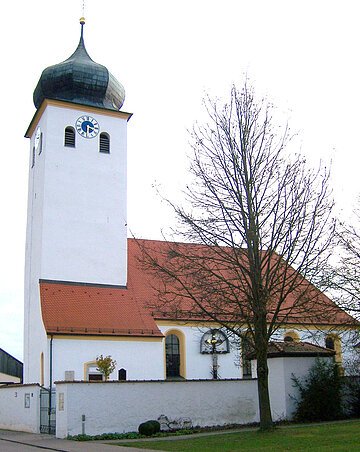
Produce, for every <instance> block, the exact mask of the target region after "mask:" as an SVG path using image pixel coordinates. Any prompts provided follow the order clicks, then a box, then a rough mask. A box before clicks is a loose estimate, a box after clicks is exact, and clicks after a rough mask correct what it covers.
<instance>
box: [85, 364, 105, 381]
mask: <svg viewBox="0 0 360 452" xmlns="http://www.w3.org/2000/svg"><path fill="white" fill-rule="evenodd" d="M86 374H87V375H86V377H87V380H89V381H102V380H103V374H102V373H101V372H99V371H98V370H97V367H96V363H90V364H88V365H87V371H86Z"/></svg>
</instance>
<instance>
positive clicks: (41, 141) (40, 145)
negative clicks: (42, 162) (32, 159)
mask: <svg viewBox="0 0 360 452" xmlns="http://www.w3.org/2000/svg"><path fill="white" fill-rule="evenodd" d="M42 149H43V133H42V132H41V133H40V141H39V151H38V153H39V155H40V154H41V153H42Z"/></svg>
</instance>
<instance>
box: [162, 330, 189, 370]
mask: <svg viewBox="0 0 360 452" xmlns="http://www.w3.org/2000/svg"><path fill="white" fill-rule="evenodd" d="M165 365H166V378H170V379H171V378H175V379H176V378H185V338H184V335H183V333H182V332H181V331H178V330H170V331H168V332H167V334H166V337H165Z"/></svg>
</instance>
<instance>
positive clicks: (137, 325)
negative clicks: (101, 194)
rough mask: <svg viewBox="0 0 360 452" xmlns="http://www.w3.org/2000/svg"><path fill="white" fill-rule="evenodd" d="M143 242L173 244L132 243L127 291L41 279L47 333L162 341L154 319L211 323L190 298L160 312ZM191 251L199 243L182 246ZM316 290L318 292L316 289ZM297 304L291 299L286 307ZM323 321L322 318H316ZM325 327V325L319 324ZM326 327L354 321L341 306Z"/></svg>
mask: <svg viewBox="0 0 360 452" xmlns="http://www.w3.org/2000/svg"><path fill="white" fill-rule="evenodd" d="M139 244H140V245H141V246H142V245H144V244H145V245H146V246H149V247H151V249H152V250H154V251H155V252H158V253H162V254H163V255H166V253H167V252H168V244H167V242H163V241H151V240H139V241H136V240H134V239H128V283H127V287H126V288H122V287H117V286H101V285H93V284H83V283H81V282H79V283H66V282H57V281H46V280H43V281H40V297H41V309H42V316H43V321H44V325H45V328H46V331H47V333H49V334H50V333H53V334H79V335H110V336H113V335H115V336H146V337H162V333H161V332H160V330H159V328H158V327H157V325H156V322H155V319H173V320H176V319H177V320H209V318H206V317H205V316H204V315H203V314H202V313H201V312H199V311H198V310H196V309H194V306H193V305H192V304H191V303H190V302H189V300H188V299H185V298H184V299H182V300H180V302H179V300H177V303H178V305H179V310H178V311H177V313H176V314H174V306H173V305H172V301H173V300H172V299H170V297H169V300H168V302H167V303H165V304H163V305H162V307H161V310H159V309H157V308H156V306H157V301H158V292H157V290H156V287H157V285H158V282H157V281H156V278H155V277H154V275H152V274H151V273H148V272H146V271H145V270H144V268H143V267H142V266H141V265H140V264H139V258H140V256H141V251H140V249H139ZM181 246H183V247H186V249H188V250H189V251H190V250H191V249H194V247H198V246H199V245H192V244H182V245H181ZM313 289H314V290H317V289H315V288H313ZM317 292H318V293H319V294H320V297H321V300H322V301H323V303H325V304H326V305H328V306H330V307H331V308H332V309H334V306H335V305H334V303H333V302H332V301H331V300H330V299H329V298H327V297H326V296H325V295H324V294H322V293H321V292H319V291H317ZM292 303H293V299H292V296H291V295H290V296H289V297H288V299H287V301H286V304H287V306H291V304H292ZM287 321H288V323H289V322H294V323H303V321H304V318H303V317H301V313H298V315H296V313H294V314H292V317H291V318H288V319H287ZM316 321H317V322H319V319H316ZM320 323H321V322H320ZM322 323H325V324H336V323H348V324H353V323H354V319H353V318H352V317H350V316H349V315H348V314H346V313H345V312H344V311H342V310H341V309H339V308H336V309H335V311H333V315H332V317H331V321H329V319H328V318H327V317H326V318H325V319H324V320H323V322H322Z"/></svg>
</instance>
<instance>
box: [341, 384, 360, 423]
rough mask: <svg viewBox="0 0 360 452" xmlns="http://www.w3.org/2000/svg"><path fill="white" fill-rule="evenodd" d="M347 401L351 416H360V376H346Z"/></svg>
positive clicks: (348, 412) (348, 411)
mask: <svg viewBox="0 0 360 452" xmlns="http://www.w3.org/2000/svg"><path fill="white" fill-rule="evenodd" d="M345 401H346V407H347V414H348V415H349V417H360V377H351V376H350V377H346V378H345Z"/></svg>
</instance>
